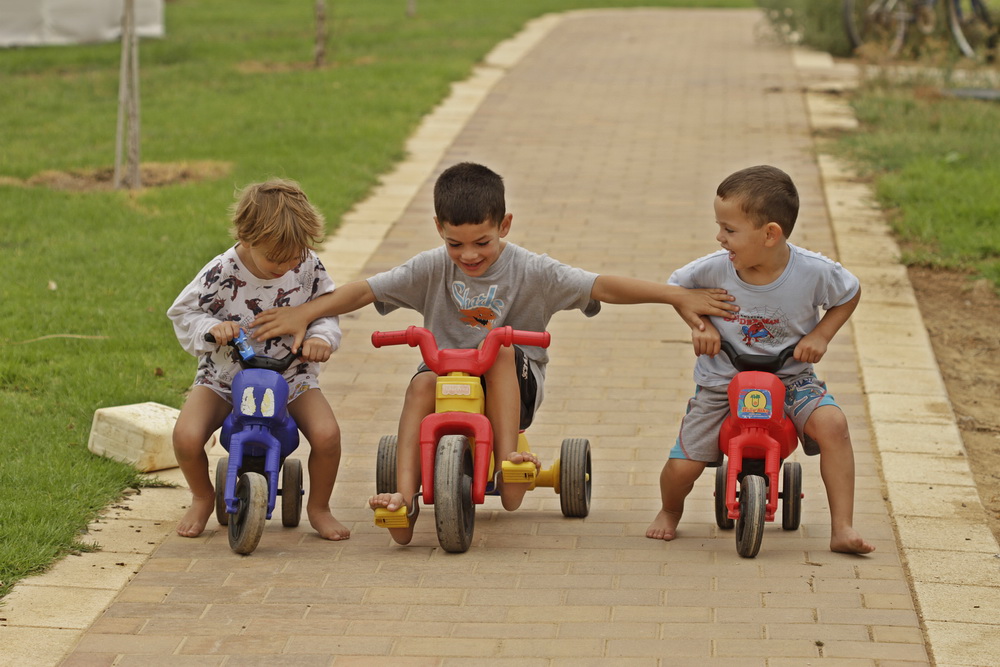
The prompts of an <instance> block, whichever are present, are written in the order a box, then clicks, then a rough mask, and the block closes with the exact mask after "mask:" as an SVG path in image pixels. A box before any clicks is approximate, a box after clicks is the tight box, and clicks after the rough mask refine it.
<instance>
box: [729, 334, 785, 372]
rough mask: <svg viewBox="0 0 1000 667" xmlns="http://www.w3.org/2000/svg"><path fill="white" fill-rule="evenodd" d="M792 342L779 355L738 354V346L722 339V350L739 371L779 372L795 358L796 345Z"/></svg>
mask: <svg viewBox="0 0 1000 667" xmlns="http://www.w3.org/2000/svg"><path fill="white" fill-rule="evenodd" d="M796 345H797V343H792V344H791V345H789V346H788V347H786V348H785V349H783V350H782V351H781V352H779V353H778V354H777V355H772V354H738V353H737V352H736V348H734V347H733V345H732V343H730V342H729V341H726V340H724V341H722V351H723V352H725V353H726V356H727V357H729V361H730V362H731V363H732V364H733V366H734V367H735V368H736V370H738V371H764V372H766V373H777V372H778V371H779V370H781V367H782V366H784V365H785V362H786V361H788V360H789V359H791V358H793V355H794V354H795V346H796Z"/></svg>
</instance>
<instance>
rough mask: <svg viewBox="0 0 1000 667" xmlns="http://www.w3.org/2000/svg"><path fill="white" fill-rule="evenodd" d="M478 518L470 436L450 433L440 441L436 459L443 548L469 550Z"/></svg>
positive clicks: (436, 493) (436, 500)
mask: <svg viewBox="0 0 1000 667" xmlns="http://www.w3.org/2000/svg"><path fill="white" fill-rule="evenodd" d="M475 520H476V506H475V504H474V503H473V502H472V449H471V448H470V446H469V439H468V438H466V437H465V436H463V435H446V436H444V437H443V438H441V440H440V441H439V442H438V446H437V455H436V456H435V461H434V523H435V524H436V526H437V536H438V542H439V543H440V544H441V548H442V549H444V550H445V551H449V552H452V553H463V552H465V551H468V549H469V546H470V545H471V544H472V531H473V529H474V527H475Z"/></svg>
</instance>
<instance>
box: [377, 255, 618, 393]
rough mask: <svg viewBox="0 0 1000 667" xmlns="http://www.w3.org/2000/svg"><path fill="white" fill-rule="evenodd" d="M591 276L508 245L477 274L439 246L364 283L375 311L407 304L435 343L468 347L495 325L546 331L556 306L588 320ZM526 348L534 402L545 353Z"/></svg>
mask: <svg viewBox="0 0 1000 667" xmlns="http://www.w3.org/2000/svg"><path fill="white" fill-rule="evenodd" d="M596 279H597V274H596V273H591V272H589V271H584V270H583V269H577V268H573V267H571V266H567V265H566V264H562V263H560V262H557V261H556V260H554V259H552V258H551V257H549V256H548V255H539V254H536V253H533V252H531V251H529V250H525V249H524V248H521V247H520V246H517V245H514V244H513V243H510V242H508V243H507V244H506V246H505V247H504V249H503V251H502V252H501V253H500V257H498V258H497V261H496V262H495V263H494V264H493V266H491V267H490V268H489V269H488V270H487V271H486V272H485V273H484V274H483V275H482V276H478V277H470V276H467V275H465V273H463V272H462V270H461V269H459V268H458V267H457V266H456V265H455V263H454V262H452V261H451V258H449V257H448V252H447V249H446V248H445V247H444V246H443V245H442V246H439V247H437V248H434V249H433V250H427V251H425V252H422V253H420V254H419V255H416V256H415V257H413V258H411V259H410V260H409V261H407V262H406V263H404V264H402V265H400V266H397V267H396V268H394V269H390V270H389V271H385V272H383V273H379V274H377V275H374V276H372V277H371V278H369V279H368V285H369V286H370V287H371V289H372V292H374V294H375V307H376V309H378V312H379V313H381V314H383V315H385V314H387V313H390V312H392V311H393V310H396V309H397V308H410V309H412V310H415V311H417V312H418V313H420V314H421V315H423V318H424V322H423V326H424V327H425V328H427V329H429V330H430V331H431V332H432V333H433V334H434V338H435V339H436V340H437V343H438V347H440V348H442V349H471V348H474V347H477V346H478V345H479V344H480V343H481V342H482V341H483V339H484V338H485V337H486V334H487V332H488V331H489V330H490V329H493V328H496V327H502V326H510V327H513V328H515V329H520V330H523V331H545V327H546V326H548V323H549V320H550V319H551V318H552V315H553V314H555V313H556V312H558V311H560V310H573V309H579V310H581V311H583V313H584V314H585V315H586V316H587V317H593V316H594V315H596V314H597V313H598V312H599V311H600V309H601V304H600V302H599V301H596V300H594V299H591V298H590V293H591V290H592V289H593V286H594V281H595V280H596ZM524 352H525V354H526V355H527V357H528V358H529V359H531V361H532V362H533V364H532V366H533V367H534V368H535V371H536V379H537V380H538V402H539V403H540V402H541V396H542V386H543V382H544V379H545V364H546V363H548V360H549V357H548V354H547V353H546V351H545V350H544V349H543V348H540V347H525V348H524Z"/></svg>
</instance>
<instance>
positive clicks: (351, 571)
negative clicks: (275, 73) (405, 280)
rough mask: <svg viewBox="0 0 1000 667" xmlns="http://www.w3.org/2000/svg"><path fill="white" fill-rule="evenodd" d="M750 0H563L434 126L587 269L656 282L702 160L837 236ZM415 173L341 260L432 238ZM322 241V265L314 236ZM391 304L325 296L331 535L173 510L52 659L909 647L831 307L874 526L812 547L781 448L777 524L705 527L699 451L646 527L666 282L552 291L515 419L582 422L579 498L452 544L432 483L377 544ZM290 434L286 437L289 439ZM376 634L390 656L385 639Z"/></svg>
mask: <svg viewBox="0 0 1000 667" xmlns="http://www.w3.org/2000/svg"><path fill="white" fill-rule="evenodd" d="M759 21H760V18H759V14H758V13H757V12H752V11H725V12H723V11H687V10H677V11H649V10H635V11H617V12H599V13H583V14H577V15H572V16H570V17H568V18H566V19H565V20H563V21H562V22H560V23H559V24H558V25H557V26H556V27H555V29H554V30H553V31H552V32H551V33H550V34H549V35H548V36H547V37H546V38H545V39H544V40H543V41H542V42H541V43H540V44H539V45H538V46H537V47H536V48H534V49H533V50H531V51H530V52H529V53H528V54H526V56H525V57H524V58H523V59H521V60H520V61H519V62H518V63H517V64H516V65H515V66H514V67H513V68H512V69H511V70H510V71H509V72H507V73H506V75H505V76H504V77H503V78H502V79H501V80H500V81H499V82H498V83H497V85H496V86H495V87H494V88H493V90H492V91H491V93H490V94H489V95H488V97H487V98H486V99H485V101H484V102H483V104H482V105H481V107H480V108H479V110H478V111H477V112H476V113H475V114H474V115H473V116H472V118H471V119H470V120H469V122H468V123H467V124H466V125H465V127H464V129H462V131H461V132H459V134H458V135H457V137H456V138H455V140H454V141H453V142H452V143H451V145H450V146H449V147H448V148H447V150H446V151H445V154H444V156H443V157H442V159H441V162H440V166H439V167H438V168H437V169H436V170H435V175H436V173H438V172H439V171H440V169H441V168H444V167H445V166H447V165H450V164H452V163H455V162H458V161H462V160H473V161H478V162H483V163H485V164H487V165H490V166H491V167H493V168H494V169H496V170H497V171H498V172H499V173H500V174H502V175H503V176H504V177H505V180H506V184H507V188H508V208H509V210H510V211H511V212H512V213H513V214H514V225H513V229H512V232H511V236H510V239H511V240H513V241H514V242H516V243H518V244H521V245H523V246H526V247H527V248H529V249H531V250H535V251H539V252H547V253H549V254H551V255H552V256H554V257H556V258H557V259H560V260H562V261H565V262H567V263H570V264H575V265H579V266H582V267H585V268H588V269H591V270H594V271H598V272H604V273H617V274H624V275H634V276H639V277H644V278H650V279H658V280H664V279H666V278H667V276H668V275H669V274H670V272H671V271H672V270H673V269H674V268H676V267H678V266H680V265H682V264H684V263H686V262H687V261H689V260H690V259H693V258H695V257H698V256H700V255H702V254H705V253H707V252H709V251H711V250H713V249H715V247H716V243H715V241H714V240H713V237H714V234H715V224H714V220H713V213H712V206H711V204H712V198H713V195H714V189H715V186H716V185H717V184H718V182H719V181H720V180H721V179H722V178H723V177H724V176H726V175H727V174H729V173H730V172H732V171H734V170H735V169H738V168H741V167H744V166H748V165H750V164H759V163H771V164H775V165H777V166H780V167H782V168H784V169H785V170H787V171H788V172H790V173H791V174H792V175H793V177H794V178H795V180H796V182H797V184H798V186H799V188H800V193H801V197H802V204H803V206H802V214H801V216H800V222H799V226H798V228H797V230H796V238H795V240H796V242H798V243H799V244H802V245H804V246H806V247H810V248H812V249H815V250H818V251H821V252H823V253H826V254H828V255H831V256H837V248H836V247H835V244H834V239H833V235H832V232H831V228H830V225H829V221H828V218H827V205H826V202H825V199H824V195H823V190H822V186H821V180H820V173H819V169H818V167H817V163H816V158H815V155H814V147H813V143H812V139H811V135H810V128H809V125H808V117H807V113H806V108H805V101H804V97H803V95H802V93H801V88H800V84H799V81H798V78H797V74H796V71H795V69H794V67H793V65H792V61H791V57H790V54H789V51H788V50H787V49H785V48H782V47H778V46H774V45H771V44H768V43H761V42H758V41H756V40H755V38H754V35H755V28H756V26H757V24H758V22H759ZM432 183H433V178H430V179H428V180H427V181H426V182H425V183H424V184H423V186H422V187H420V189H419V191H418V192H417V194H416V197H415V198H414V200H413V202H412V203H411V204H410V205H409V206H408V207H407V208H406V210H405V211H404V212H403V214H402V216H401V217H400V218H399V220H398V222H397V223H396V224H395V225H393V226H392V227H391V229H390V230H389V232H388V234H387V236H386V237H385V239H384V241H383V242H382V243H381V245H380V246H379V248H378V251H377V252H376V253H375V255H374V257H373V258H372V260H371V261H370V263H369V264H368V265H367V266H366V267H365V269H364V273H366V274H370V273H372V272H374V271H377V270H381V269H383V268H386V267H389V266H392V265H394V264H396V263H398V262H400V261H402V260H404V259H406V258H408V257H409V256H411V255H413V254H414V253H415V252H417V251H419V250H422V249H425V248H427V247H431V246H432V245H434V244H436V243H438V242H439V240H438V238H437V237H436V235H435V233H434V230H433V227H432V224H431V215H432V213H431V187H432ZM326 261H327V264H328V265H330V266H331V267H333V268H334V273H335V274H336V264H337V257H336V256H328V257H327V259H326ZM413 323H417V322H416V320H415V318H414V317H413V315H412V314H410V313H396V314H393V315H392V316H390V317H387V318H381V317H379V316H378V315H377V314H376V313H375V312H374V310H373V309H366V310H364V311H362V312H359V313H357V314H355V315H351V316H348V317H344V318H342V326H343V328H344V331H345V336H344V342H343V347H342V349H341V350H340V351H339V352H337V354H336V355H335V357H334V359H333V360H332V362H331V363H330V364H329V365H328V367H327V370H326V372H325V374H324V376H323V381H324V385H323V386H324V391H325V393H326V394H327V396H328V397H329V399H330V400H331V402H332V403H333V405H334V409H335V410H336V412H337V415H338V417H339V419H340V421H341V425H342V428H343V433H344V458H343V463H342V468H341V475H340V479H339V480H338V483H337V489H336V490H335V493H334V500H333V506H334V510H335V513H336V514H337V516H338V517H339V518H340V519H341V520H345V521H346V522H348V523H349V524H350V525H351V526H352V530H353V533H352V537H351V539H350V540H349V541H347V542H343V543H332V542H324V541H322V540H320V539H318V538H317V537H316V536H315V534H314V533H312V532H311V529H309V527H308V526H307V525H306V524H305V522H303V526H302V527H300V528H299V529H283V528H281V526H280V522H278V521H272V522H271V523H270V524H269V525H268V528H267V530H266V532H265V534H264V536H263V539H262V540H261V543H260V546H259V547H258V548H257V550H256V552H254V554H253V555H251V556H249V557H240V556H236V555H234V554H233V553H232V552H231V551H230V550H229V548H228V544H227V541H226V534H225V531H223V530H218V529H217V526H216V524H215V523H214V520H213V522H211V523H210V524H209V531H208V532H207V533H206V534H205V535H204V536H203V537H201V538H199V539H194V540H191V539H182V538H179V537H176V536H171V537H169V538H168V539H166V540H165V541H164V542H163V544H162V545H161V546H160V547H159V548H158V549H157V550H156V552H155V553H154V554H153V556H152V557H151V558H150V560H149V561H148V562H147V563H146V564H145V565H144V566H143V567H142V569H141V570H140V571H139V572H138V574H137V575H136V576H135V578H134V579H133V580H132V581H131V582H130V583H129V584H128V585H127V586H126V587H125V588H124V589H123V590H122V592H121V593H120V595H119V596H118V597H117V598H116V599H115V600H114V602H113V603H112V604H111V605H110V607H108V609H107V611H106V612H105V613H104V615H103V616H102V617H101V618H100V619H99V620H97V621H96V622H95V623H94V624H93V626H92V627H90V628H89V630H88V631H87V632H86V633H85V635H84V636H83V639H82V640H81V641H80V642H79V644H78V645H77V646H76V648H75V650H73V651H72V652H71V653H70V655H69V656H68V657H67V658H66V660H65V661H64V662H63V664H64V665H66V666H67V667H77V666H83V665H88V666H98V665H142V666H143V667H150V666H152V665H160V664H163V665H171V666H174V665H236V664H239V665H257V664H259V665H265V664H266V665H333V664H336V665H352V664H394V665H447V664H463V665H464V664H477V663H485V662H487V661H489V663H490V664H517V665H560V664H573V665H582V664H597V663H603V662H605V661H614V664H616V665H617V664H622V665H633V664H634V665H659V664H662V665H687V664H690V665H698V666H702V665H752V666H755V667H762V666H764V665H768V666H772V667H773V666H775V665H802V664H815V663H816V662H818V661H819V660H821V659H822V660H823V661H824V662H828V663H830V664H837V665H858V666H861V665H884V664H893V665H904V664H905V665H920V664H928V661H929V660H928V652H927V650H926V649H925V644H924V639H923V635H922V634H921V630H920V625H919V620H918V615H917V612H916V611H915V608H914V607H915V605H914V602H913V599H912V597H911V595H910V590H909V587H908V585H907V582H906V577H905V573H904V570H903V566H902V562H901V556H900V553H899V552H898V551H897V547H896V543H895V540H894V537H893V529H892V524H891V521H890V517H889V513H888V510H887V506H886V503H885V501H884V500H883V491H882V482H881V478H880V477H879V474H878V470H877V463H876V460H875V459H876V457H875V455H874V454H873V451H872V446H871V439H870V436H869V431H870V428H869V421H868V417H867V412H866V402H865V401H864V400H863V396H862V390H861V385H860V379H859V374H858V364H859V360H858V358H857V354H856V352H855V350H854V346H853V339H852V333H851V331H850V330H849V329H847V330H844V331H843V332H842V333H841V334H840V335H839V336H838V338H837V340H836V341H835V343H834V345H833V346H832V347H831V350H830V352H829V355H828V357H827V359H825V360H824V362H823V363H822V365H821V367H820V371H821V373H822V374H823V375H824V376H825V377H826V378H827V379H828V380H829V381H830V383H831V386H832V390H833V392H834V393H835V395H836V396H837V399H838V401H839V402H840V404H841V405H843V406H844V407H845V409H846V411H847V413H848V416H849V418H850V422H851V426H852V433H853V436H854V441H855V448H856V456H857V463H858V466H857V467H858V492H857V500H856V525H857V526H858V527H859V528H860V529H861V530H862V531H863V533H864V534H865V535H866V537H867V538H868V539H869V540H871V541H873V542H874V543H875V544H876V545H877V547H878V551H877V552H876V553H875V554H873V555H871V556H869V557H864V558H861V557H851V556H846V555H841V554H833V553H831V552H830V551H829V550H828V548H827V547H828V539H829V515H828V510H827V503H826V498H825V494H824V491H823V486H822V484H821V481H820V476H819V469H818V461H817V460H816V459H811V458H810V459H807V458H805V457H802V456H800V455H799V454H798V453H797V454H796V455H795V458H796V460H800V461H801V462H802V464H803V467H804V473H805V474H804V477H805V479H804V492H805V494H806V495H805V499H804V501H803V526H802V527H801V528H800V529H799V530H797V531H793V532H784V531H782V530H781V528H780V524H769V525H768V528H767V530H766V532H765V536H764V542H763V546H762V549H761V553H760V555H759V556H758V557H757V558H756V559H754V560H745V559H742V558H740V557H739V556H738V555H737V554H736V550H735V544H734V538H733V534H732V533H731V532H723V531H720V530H719V529H717V528H716V526H715V522H714V515H713V503H712V479H713V476H712V475H705V476H703V478H702V479H701V480H700V481H699V483H698V485H697V486H696V488H695V490H694V492H693V493H692V495H691V496H690V499H689V502H688V508H687V510H686V515H685V518H684V521H683V523H682V526H681V537H680V538H679V539H678V540H676V541H674V542H670V543H665V542H660V541H653V540H648V539H646V538H645V537H644V532H645V529H646V527H647V525H648V524H649V522H650V520H651V519H652V518H653V515H654V514H655V512H656V510H657V509H658V507H659V502H660V501H659V491H658V475H659V471H660V467H661V466H662V464H663V461H664V457H665V456H666V452H667V450H668V449H669V447H670V445H671V444H672V443H673V439H674V436H675V432H676V428H677V425H678V422H679V420H680V416H681V412H682V410H683V407H684V404H685V401H686V399H687V397H688V394H689V392H690V390H691V389H692V382H691V367H692V364H693V356H692V353H691V349H690V343H689V336H688V333H687V330H686V327H685V326H684V325H683V323H681V322H680V320H679V319H678V318H677V317H676V316H675V315H674V314H673V311H672V310H671V309H669V308H665V307H654V306H609V305H605V306H604V308H603V312H602V313H601V314H600V315H599V316H598V317H596V318H594V319H587V318H584V317H583V316H582V315H581V314H580V313H575V312H574V313H561V314H559V315H557V316H556V317H555V318H554V320H553V322H552V326H551V329H550V331H551V332H552V335H553V345H552V348H551V355H552V363H551V365H550V369H549V376H548V382H547V385H546V399H545V404H544V406H543V408H542V410H541V412H540V414H539V415H538V418H537V422H536V425H535V426H533V427H532V429H531V430H530V432H529V436H530V437H531V439H532V443H533V446H534V448H535V449H536V451H538V452H539V454H540V455H541V456H542V457H543V459H544V461H545V462H546V463H547V462H550V461H551V460H552V459H553V457H555V456H557V455H558V447H559V443H560V441H561V440H562V439H563V438H566V437H587V438H589V439H590V442H591V444H592V446H593V457H594V462H593V467H594V486H593V509H592V512H591V514H590V516H589V517H588V518H587V519H585V520H571V519H565V518H563V517H562V516H561V514H560V510H559V501H558V497H557V496H556V495H555V494H554V493H552V491H551V490H549V489H537V490H535V491H532V492H531V493H530V494H529V495H528V497H527V499H526V501H525V503H524V506H523V507H522V508H521V509H520V510H518V511H516V512H514V513H507V512H504V511H503V510H502V509H500V506H499V502H498V501H497V500H496V499H493V498H491V499H488V501H487V504H486V505H485V506H483V507H481V508H480V509H479V511H478V513H477V522H476V533H475V539H474V543H473V546H472V548H471V549H470V550H469V551H468V552H467V553H465V554H461V555H456V554H447V553H444V552H442V550H441V549H440V548H439V547H438V546H437V542H436V538H435V534H434V527H433V517H432V513H433V510H432V508H425V511H424V513H423V515H422V518H421V520H420V523H419V526H418V530H417V534H416V536H415V538H414V541H413V543H412V544H411V545H410V546H408V547H405V548H401V547H398V546H395V545H393V544H392V543H391V541H390V539H389V537H388V535H387V534H386V532H385V531H384V530H381V529H378V528H375V527H374V526H373V525H372V524H371V513H370V512H369V511H368V510H367V509H366V508H364V506H363V505H364V502H365V499H366V498H367V497H368V496H369V495H370V494H371V493H372V492H373V487H374V483H373V480H374V470H375V451H376V444H377V442H378V439H379V437H380V436H381V435H383V434H387V433H392V432H394V430H395V420H396V417H397V416H398V412H399V408H400V404H401V398H402V393H403V389H404V387H405V385H406V382H407V380H408V378H409V375H410V373H411V372H412V369H413V368H414V366H415V364H416V363H417V361H418V359H417V357H416V356H415V352H414V351H413V350H410V349H408V348H390V349H383V350H375V349H373V348H372V347H371V346H370V344H369V343H368V336H369V334H370V333H371V331H373V330H375V329H384V330H385V329H393V328H400V327H405V326H407V325H409V324H413ZM297 456H301V457H303V458H304V457H305V453H304V452H302V451H300V452H298V453H297ZM390 660H391V662H389V661H390Z"/></svg>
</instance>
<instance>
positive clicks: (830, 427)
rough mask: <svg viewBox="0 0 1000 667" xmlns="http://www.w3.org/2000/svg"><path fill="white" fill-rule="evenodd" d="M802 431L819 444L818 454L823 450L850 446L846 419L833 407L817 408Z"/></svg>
mask: <svg viewBox="0 0 1000 667" xmlns="http://www.w3.org/2000/svg"><path fill="white" fill-rule="evenodd" d="M804 430H805V432H806V435H808V436H809V437H810V438H812V439H813V440H815V441H816V442H817V443H818V444H819V448H820V452H822V451H823V449H824V448H829V447H837V446H840V445H841V444H843V443H848V444H850V441H851V435H850V429H849V427H848V424H847V417H846V416H845V415H844V413H843V412H842V411H841V410H840V409H839V408H836V407H833V406H823V407H820V408H817V409H816V411H815V412H813V413H812V415H811V416H810V417H809V420H808V421H807V422H806V425H805V429H804Z"/></svg>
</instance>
